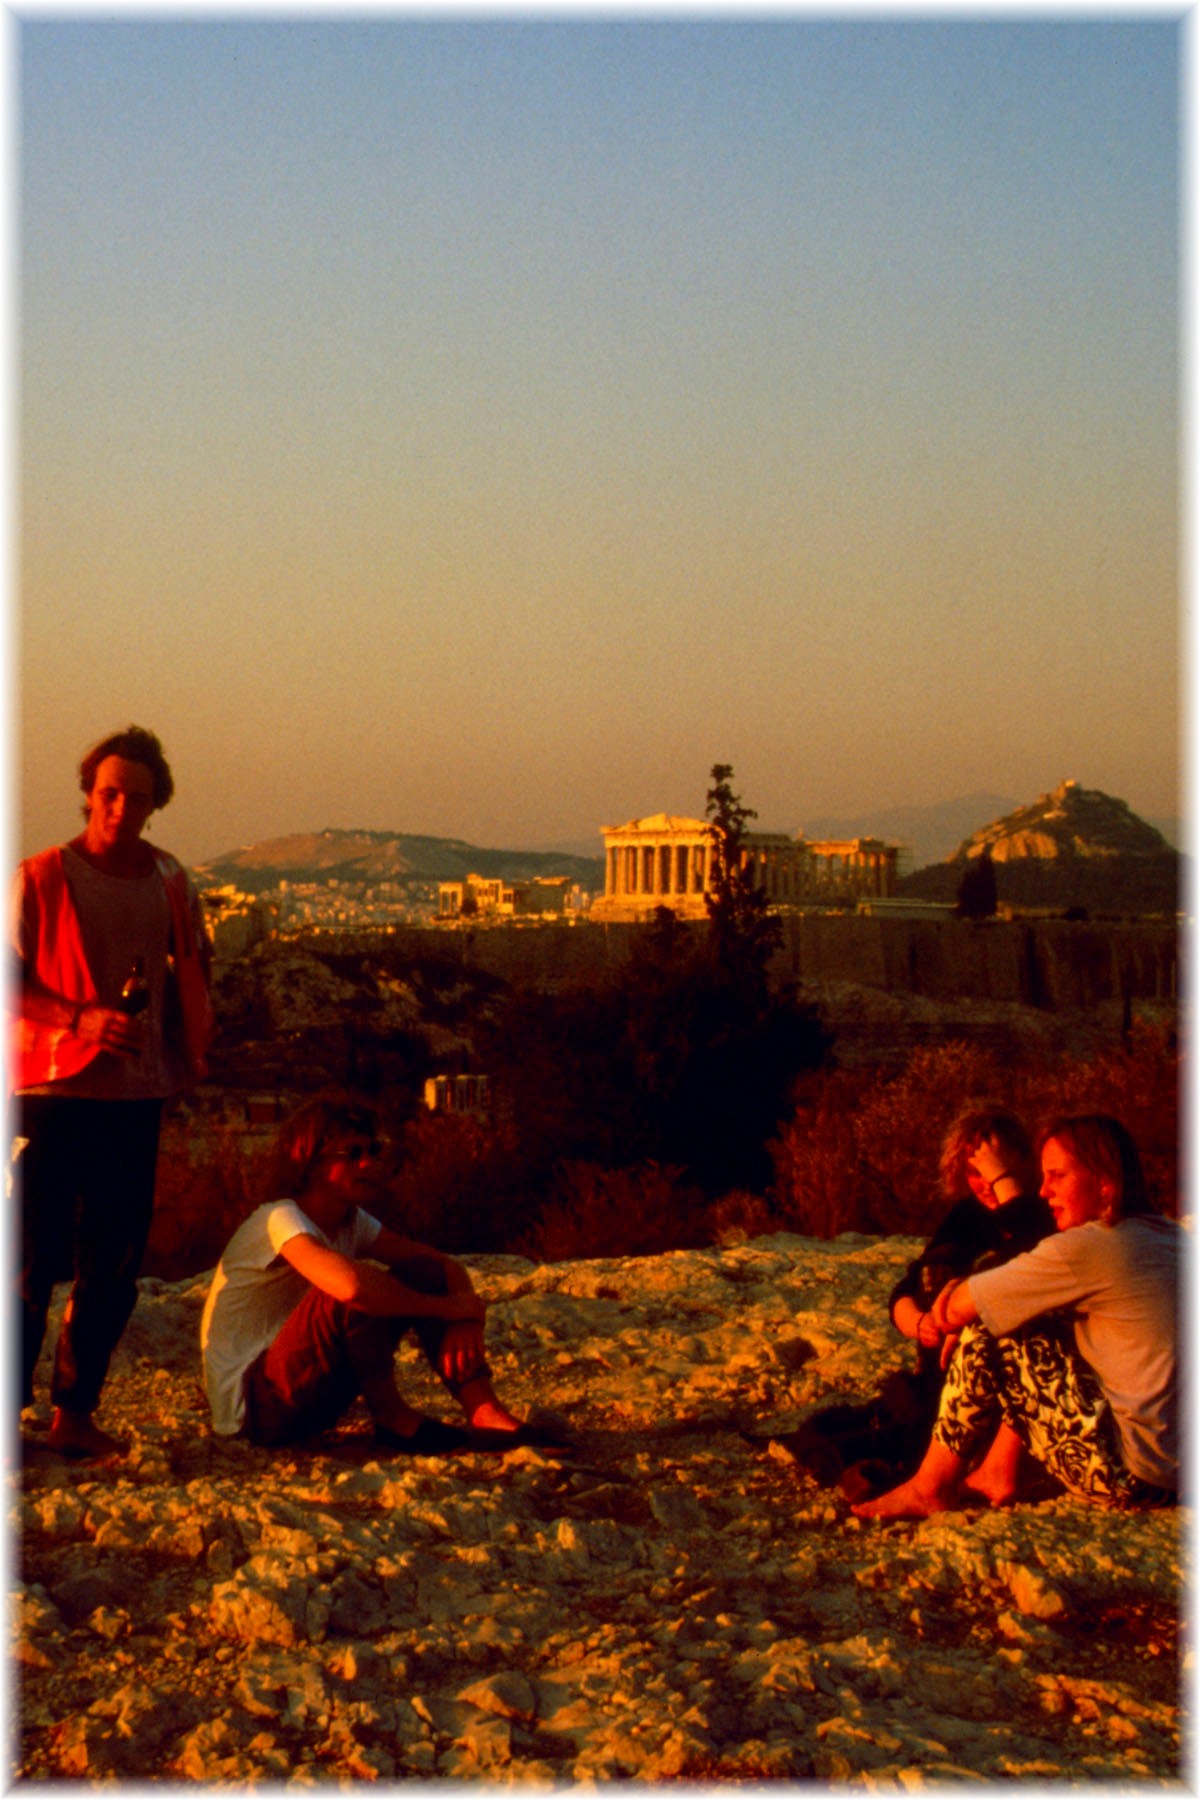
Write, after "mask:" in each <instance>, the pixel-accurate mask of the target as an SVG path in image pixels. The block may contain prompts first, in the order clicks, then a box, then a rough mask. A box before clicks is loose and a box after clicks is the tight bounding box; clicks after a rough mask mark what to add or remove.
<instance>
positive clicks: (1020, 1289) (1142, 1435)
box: [968, 1215, 1180, 1487]
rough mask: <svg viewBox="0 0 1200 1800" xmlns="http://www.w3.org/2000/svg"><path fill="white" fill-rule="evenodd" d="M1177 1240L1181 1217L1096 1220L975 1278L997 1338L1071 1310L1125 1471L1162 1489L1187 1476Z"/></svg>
mask: <svg viewBox="0 0 1200 1800" xmlns="http://www.w3.org/2000/svg"><path fill="white" fill-rule="evenodd" d="M1179 1241H1180V1240H1179V1227H1178V1225H1177V1224H1176V1223H1175V1221H1174V1220H1173V1219H1162V1218H1158V1217H1155V1216H1150V1215H1145V1216H1143V1215H1138V1216H1136V1217H1134V1218H1130V1219H1122V1220H1120V1221H1119V1222H1118V1223H1117V1224H1116V1225H1111V1226H1110V1225H1102V1224H1101V1223H1100V1222H1099V1221H1098V1220H1092V1221H1091V1222H1090V1223H1089V1224H1086V1225H1076V1226H1073V1227H1071V1228H1070V1229H1069V1230H1067V1231H1061V1232H1058V1233H1056V1234H1055V1235H1054V1236H1053V1237H1048V1238H1043V1239H1042V1242H1041V1243H1040V1244H1038V1245H1036V1246H1035V1248H1034V1249H1032V1250H1029V1251H1027V1252H1026V1253H1025V1254H1024V1255H1023V1256H1014V1257H1013V1259H1012V1261H1011V1262H1008V1263H1005V1264H1004V1265H1003V1267H1002V1268H999V1269H986V1270H984V1271H983V1272H982V1273H980V1274H978V1275H972V1276H971V1277H970V1280H969V1283H968V1285H969V1288H970V1293H971V1298H972V1299H973V1301H974V1302H975V1305H976V1306H977V1307H978V1309H979V1316H980V1318H981V1319H982V1321H983V1323H984V1325H985V1326H986V1327H987V1329H988V1330H989V1331H990V1332H992V1334H993V1335H994V1336H996V1337H1003V1336H1004V1335H1005V1334H1006V1333H1008V1332H1012V1331H1015V1330H1016V1329H1017V1327H1018V1326H1021V1325H1025V1324H1028V1322H1029V1321H1030V1320H1031V1319H1036V1318H1037V1317H1038V1316H1039V1315H1040V1314H1041V1313H1045V1312H1051V1311H1054V1310H1055V1309H1058V1308H1063V1309H1066V1310H1068V1311H1069V1312H1070V1313H1071V1315H1072V1318H1073V1321H1074V1327H1075V1342H1076V1345H1077V1347H1078V1349H1079V1353H1080V1355H1081V1356H1083V1357H1084V1358H1085V1359H1086V1360H1087V1361H1088V1362H1089V1363H1090V1364H1091V1366H1092V1368H1093V1369H1094V1370H1095V1371H1096V1374H1097V1376H1098V1377H1099V1379H1100V1384H1101V1386H1102V1387H1103V1389H1104V1392H1105V1394H1106V1396H1107V1398H1108V1402H1109V1405H1110V1406H1111V1407H1112V1410H1113V1418H1114V1420H1115V1422H1116V1426H1117V1431H1118V1433H1119V1435H1120V1442H1121V1453H1122V1455H1123V1457H1124V1459H1125V1465H1126V1467H1127V1468H1128V1469H1130V1470H1131V1471H1132V1473H1133V1474H1134V1475H1140V1476H1141V1477H1142V1478H1143V1480H1146V1481H1152V1482H1155V1483H1157V1484H1158V1485H1159V1486H1161V1487H1174V1486H1175V1485H1176V1483H1177V1481H1178V1476H1179V1433H1178V1413H1179V1388H1178V1332H1177V1323H1176V1313H1177V1305H1178V1284H1179Z"/></svg>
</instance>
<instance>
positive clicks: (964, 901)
mask: <svg viewBox="0 0 1200 1800" xmlns="http://www.w3.org/2000/svg"><path fill="white" fill-rule="evenodd" d="M954 910H955V911H956V912H957V914H958V916H959V918H960V919H990V918H992V917H993V915H994V914H995V911H996V868H995V864H994V863H993V862H992V853H991V851H990V850H989V849H988V847H987V845H986V844H985V845H984V846H983V849H982V850H981V851H980V852H979V855H978V856H977V857H975V858H974V859H973V860H972V861H971V862H969V863H968V864H967V866H966V868H965V869H964V870H963V878H962V880H961V881H960V882H959V884H958V902H957V905H956V906H955V909H954Z"/></svg>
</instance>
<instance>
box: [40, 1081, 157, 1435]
mask: <svg viewBox="0 0 1200 1800" xmlns="http://www.w3.org/2000/svg"><path fill="white" fill-rule="evenodd" d="M14 1104H15V1120H14V1123H15V1129H16V1143H15V1144H14V1154H13V1186H14V1190H15V1195H16V1199H17V1207H16V1214H17V1217H18V1218H19V1219H20V1221H21V1255H20V1263H19V1268H20V1275H19V1280H18V1296H19V1299H20V1320H21V1394H20V1404H21V1405H22V1406H27V1405H28V1404H29V1403H30V1401H31V1400H32V1399H33V1372H34V1369H35V1367H36V1365H37V1360H38V1356H39V1354H40V1353H41V1348H42V1340H43V1339H44V1337H45V1335H46V1315H47V1313H48V1311H49V1308H50V1300H51V1294H52V1291H53V1288H54V1283H55V1282H56V1281H65V1280H67V1279H69V1278H70V1277H71V1276H74V1283H75V1285H74V1287H73V1288H72V1290H71V1297H70V1299H69V1301H68V1302H67V1310H66V1316H65V1318H64V1319H63V1326H62V1330H61V1332H60V1333H59V1338H58V1344H57V1347H56V1349H55V1354H54V1372H53V1375H52V1377H51V1384H50V1398H51V1399H52V1400H53V1402H54V1404H55V1405H56V1406H62V1407H66V1408H67V1409H68V1411H70V1412H78V1413H90V1412H91V1411H92V1410H93V1409H94V1407H95V1405H96V1402H97V1401H98V1400H99V1398H100V1389H101V1388H102V1387H103V1385H104V1378H105V1376H106V1375H107V1373H108V1365H109V1360H110V1358H111V1356H112V1353H113V1350H114V1349H115V1348H116V1345H117V1343H118V1341H119V1339H120V1336H121V1333H122V1332H123V1331H124V1329H125V1327H126V1325H127V1324H128V1323H129V1315H130V1313H131V1312H132V1311H133V1308H134V1305H135V1304H136V1301H137V1276H138V1270H139V1269H140V1268H141V1266H142V1256H143V1255H144V1253H145V1249H146V1239H147V1237H148V1236H149V1234H150V1219H151V1215H152V1213H153V1210H154V1175H155V1167H156V1164H157V1160H158V1133H159V1125H160V1123H161V1120H162V1104H163V1103H162V1101H161V1100H75V1099H60V1098H59V1097H58V1096H57V1095H53V1094H27V1095H24V1096H21V1097H19V1098H18V1099H17V1100H16V1102H15V1103H14Z"/></svg>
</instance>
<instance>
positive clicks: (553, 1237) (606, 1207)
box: [513, 1162, 705, 1262]
mask: <svg viewBox="0 0 1200 1800" xmlns="http://www.w3.org/2000/svg"><path fill="white" fill-rule="evenodd" d="M680 1174H681V1171H680V1170H679V1169H671V1168H664V1167H662V1165H661V1164H659V1163H656V1162H646V1163H640V1164H638V1165H637V1166H636V1167H634V1168H629V1169H602V1168H599V1167H598V1166H597V1165H596V1164H595V1163H567V1164H564V1165H563V1167H562V1168H561V1169H560V1170H559V1173H558V1178H557V1181H556V1183H555V1191H554V1193H553V1195H552V1197H551V1198H550V1200H549V1201H548V1202H547V1203H546V1205H545V1206H544V1207H543V1208H542V1211H541V1214H540V1216H539V1218H538V1220H537V1222H536V1224H535V1225H533V1226H532V1227H531V1228H530V1229H529V1230H527V1231H526V1232H524V1233H523V1234H522V1235H521V1236H520V1237H519V1238H518V1239H517V1241H516V1243H515V1244H514V1246H513V1248H514V1249H515V1250H516V1251H517V1253H518V1254H519V1255H521V1256H528V1257H531V1258H532V1259H533V1260H534V1261H535V1262H574V1261H576V1260H579V1259H586V1258H589V1257H598V1256H656V1255H658V1254H659V1253H660V1252H662V1251H665V1250H687V1249H694V1248H696V1247H697V1246H698V1245H699V1244H701V1243H702V1242H704V1239H705V1233H704V1231H703V1228H702V1226H703V1200H702V1196H701V1195H700V1193H699V1190H698V1189H695V1188H690V1187H687V1186H686V1185H684V1184H683V1183H682V1182H681V1180H680Z"/></svg>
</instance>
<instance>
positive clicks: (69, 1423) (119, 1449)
mask: <svg viewBox="0 0 1200 1800" xmlns="http://www.w3.org/2000/svg"><path fill="white" fill-rule="evenodd" d="M46 1443H47V1445H48V1446H49V1448H50V1449H51V1450H57V1451H58V1453H59V1455H60V1456H76V1457H96V1456H124V1454H125V1452H126V1451H127V1450H128V1448H129V1445H128V1444H127V1443H125V1441H124V1440H123V1439H122V1438H115V1437H113V1436H112V1435H111V1434H110V1433H109V1432H107V1431H101V1429H100V1427H99V1425H94V1424H93V1423H92V1419H91V1415H90V1414H89V1413H74V1412H68V1411H67V1410H66V1408H65V1407H62V1406H56V1407H55V1409H54V1417H53V1418H52V1419H51V1421H50V1430H49V1432H48V1433H47V1435H46Z"/></svg>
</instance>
